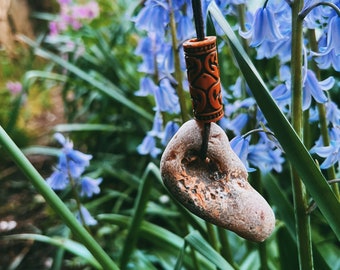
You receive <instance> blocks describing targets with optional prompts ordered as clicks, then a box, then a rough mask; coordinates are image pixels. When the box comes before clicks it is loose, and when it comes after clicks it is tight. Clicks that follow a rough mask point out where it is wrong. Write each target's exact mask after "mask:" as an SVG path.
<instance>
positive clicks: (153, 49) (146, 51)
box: [135, 34, 158, 74]
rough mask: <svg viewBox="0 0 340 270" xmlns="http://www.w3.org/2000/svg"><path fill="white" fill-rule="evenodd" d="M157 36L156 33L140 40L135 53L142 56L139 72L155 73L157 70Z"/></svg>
mask: <svg viewBox="0 0 340 270" xmlns="http://www.w3.org/2000/svg"><path fill="white" fill-rule="evenodd" d="M157 46H158V45H156V37H155V35H154V34H149V36H147V37H145V38H143V39H141V40H140V42H139V44H138V46H137V48H136V51H135V54H136V55H139V56H141V57H142V59H143V61H142V63H141V64H140V65H139V67H138V71H139V72H144V73H147V74H154V73H155V70H156V66H155V60H156V55H157V51H158V48H157Z"/></svg>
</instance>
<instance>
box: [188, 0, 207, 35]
mask: <svg viewBox="0 0 340 270" xmlns="http://www.w3.org/2000/svg"><path fill="white" fill-rule="evenodd" d="M191 3H192V11H193V13H194V21H195V27H196V35H197V40H204V37H205V34H204V21H203V13H202V3H201V0H192V1H191Z"/></svg>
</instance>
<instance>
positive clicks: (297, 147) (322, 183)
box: [208, 1, 340, 239]
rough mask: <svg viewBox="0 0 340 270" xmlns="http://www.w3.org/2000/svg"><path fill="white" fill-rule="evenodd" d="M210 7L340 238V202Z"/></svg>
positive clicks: (292, 159)
mask: <svg viewBox="0 0 340 270" xmlns="http://www.w3.org/2000/svg"><path fill="white" fill-rule="evenodd" d="M208 10H209V12H210V14H211V16H212V17H213V18H214V19H215V20H216V22H217V23H218V25H219V26H220V27H221V29H222V30H223V32H224V33H225V35H226V36H225V37H224V38H225V40H226V41H227V42H228V44H229V46H230V48H231V50H232V52H233V54H234V56H235V59H236V61H237V63H238V66H239V68H240V70H241V71H242V73H243V76H244V78H245V79H246V81H247V84H248V86H249V87H250V89H251V91H252V93H253V95H254V98H255V99H256V102H257V104H258V105H259V107H260V108H261V111H262V113H263V115H264V116H265V118H266V120H267V121H268V124H269V126H270V128H271V129H272V130H273V131H274V133H275V136H276V138H277V139H278V141H279V142H280V144H281V146H282V148H283V149H284V151H285V153H286V155H287V157H288V159H289V161H290V163H291V164H292V166H294V168H295V169H296V171H297V172H298V174H299V176H300V177H301V179H302V181H303V182H304V184H305V186H306V188H307V190H308V192H309V193H310V194H311V196H312V197H313V199H314V200H315V202H316V203H317V205H318V207H319V208H320V211H321V212H322V214H323V215H324V217H325V218H326V219H327V221H328V223H329V225H330V227H331V228H332V230H333V231H334V233H335V234H336V236H337V237H338V239H340V215H339V213H340V203H339V202H338V200H337V198H336V197H335V195H334V193H333V191H332V190H331V188H330V186H329V185H328V183H327V181H326V179H325V178H324V176H323V175H322V173H321V172H320V170H319V168H318V167H317V166H316V164H315V163H314V160H313V159H312V157H311V155H310V154H309V152H308V150H307V149H306V147H305V146H304V145H303V143H302V142H301V140H300V138H299V136H298V135H297V134H296V132H295V131H294V129H293V128H292V126H291V125H290V123H289V121H288V120H287V118H286V117H285V115H284V114H283V113H282V112H281V110H280V109H279V107H278V106H277V104H276V102H275V101H274V99H273V98H272V96H271V95H270V93H269V91H268V89H267V87H266V85H265V83H264V82H263V80H262V78H261V76H260V75H259V73H258V72H257V70H256V68H255V66H254V65H253V63H252V62H251V60H250V58H249V57H248V55H247V54H246V52H245V51H244V49H243V47H242V46H241V44H240V42H239V40H238V39H237V37H236V36H235V34H234V32H233V31H232V29H231V27H230V25H229V24H228V22H227V21H226V20H225V18H224V16H223V14H222V13H221V11H220V10H219V9H218V7H217V5H216V3H215V2H214V1H212V2H211V4H210V5H209V7H208Z"/></svg>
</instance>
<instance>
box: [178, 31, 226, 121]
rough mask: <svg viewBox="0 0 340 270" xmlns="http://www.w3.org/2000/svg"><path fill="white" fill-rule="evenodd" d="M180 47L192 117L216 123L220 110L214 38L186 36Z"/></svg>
mask: <svg viewBox="0 0 340 270" xmlns="http://www.w3.org/2000/svg"><path fill="white" fill-rule="evenodd" d="M183 47H184V53H185V62H186V66H187V74H188V80H189V86H190V95H191V100H192V104H193V111H194V116H195V118H196V119H197V120H199V121H201V122H204V123H210V122H216V121H218V120H219V119H221V118H222V116H223V113H224V112H223V103H222V93H221V82H220V70H219V67H218V59H217V49H216V37H214V36H209V37H205V39H204V40H198V39H196V38H194V39H190V40H188V41H186V42H184V44H183Z"/></svg>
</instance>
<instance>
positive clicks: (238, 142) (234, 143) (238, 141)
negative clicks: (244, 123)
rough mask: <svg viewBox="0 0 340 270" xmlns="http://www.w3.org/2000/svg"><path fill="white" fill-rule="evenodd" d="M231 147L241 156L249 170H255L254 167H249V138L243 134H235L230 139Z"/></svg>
mask: <svg viewBox="0 0 340 270" xmlns="http://www.w3.org/2000/svg"><path fill="white" fill-rule="evenodd" d="M230 147H231V148H232V149H233V151H234V152H235V154H236V155H237V156H238V157H239V158H240V160H241V161H242V163H243V165H244V166H245V167H246V169H247V171H248V172H253V171H255V169H254V168H250V167H249V163H248V154H249V150H248V148H249V139H248V138H244V137H243V136H235V137H234V138H233V139H232V140H231V141H230Z"/></svg>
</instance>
